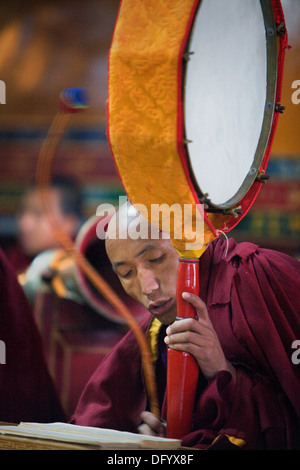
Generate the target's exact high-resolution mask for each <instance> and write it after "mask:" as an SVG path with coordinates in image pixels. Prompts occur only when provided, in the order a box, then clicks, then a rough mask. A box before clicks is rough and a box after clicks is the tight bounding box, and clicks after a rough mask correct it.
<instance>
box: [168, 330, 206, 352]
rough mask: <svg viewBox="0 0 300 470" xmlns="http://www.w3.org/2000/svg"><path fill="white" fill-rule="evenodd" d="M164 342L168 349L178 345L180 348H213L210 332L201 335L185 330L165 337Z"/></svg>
mask: <svg viewBox="0 0 300 470" xmlns="http://www.w3.org/2000/svg"><path fill="white" fill-rule="evenodd" d="M167 331H168V330H167ZM164 341H165V343H166V344H167V345H168V346H170V347H177V346H178V345H180V347H186V346H187V345H193V346H196V347H201V348H207V347H213V345H214V335H213V333H211V332H209V333H208V334H205V335H203V334H199V333H198V332H194V331H189V330H186V331H182V332H176V333H172V334H169V335H167V336H166V337H165V339H164ZM186 352H190V351H186Z"/></svg>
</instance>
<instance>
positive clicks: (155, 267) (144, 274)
mask: <svg viewBox="0 0 300 470" xmlns="http://www.w3.org/2000/svg"><path fill="white" fill-rule="evenodd" d="M106 250H107V254H108V257H109V259H110V261H111V263H112V267H113V269H114V271H115V272H116V273H117V275H118V277H119V279H120V281H121V283H122V286H123V288H124V289H125V291H126V292H127V294H129V295H130V296H131V297H133V298H134V299H136V300H137V301H138V302H140V303H141V304H142V305H143V306H144V307H145V308H146V309H147V310H149V311H150V312H151V314H152V315H153V316H154V317H156V318H157V319H158V320H160V321H161V323H163V324H165V325H168V324H170V323H172V322H173V321H175V318H176V280H177V269H178V263H179V261H178V253H177V251H176V250H175V249H174V247H173V246H172V244H171V242H170V240H168V239H159V240H146V239H137V240H132V239H131V238H127V239H121V240H120V239H115V240H107V242H106Z"/></svg>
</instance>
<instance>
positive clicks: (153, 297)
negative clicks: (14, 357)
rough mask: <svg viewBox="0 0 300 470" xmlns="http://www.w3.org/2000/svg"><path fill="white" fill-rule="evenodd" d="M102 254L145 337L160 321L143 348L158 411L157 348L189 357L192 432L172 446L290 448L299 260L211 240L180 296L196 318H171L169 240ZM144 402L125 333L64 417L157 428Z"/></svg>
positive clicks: (299, 430) (116, 243)
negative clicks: (151, 364)
mask: <svg viewBox="0 0 300 470" xmlns="http://www.w3.org/2000/svg"><path fill="white" fill-rule="evenodd" d="M107 252H108V256H109V258H110V260H111V262H112V265H113V268H114V270H115V271H116V273H117V274H118V276H119V278H120V280H121V283H122V285H123V287H124V288H125V290H126V291H127V293H129V294H130V295H132V296H133V297H134V298H135V299H137V300H139V301H140V302H141V303H142V304H143V305H144V306H145V307H146V308H147V309H148V310H149V314H146V315H145V316H144V317H143V318H142V320H141V325H142V327H143V329H144V331H145V332H147V334H148V335H151V334H153V328H152V327H153V324H154V323H155V322H157V319H158V320H159V321H160V325H161V327H160V328H159V329H158V331H156V333H155V334H156V340H157V341H156V349H155V350H154V351H153V354H154V358H155V360H156V377H157V388H158V395H159V402H160V407H161V417H162V418H164V419H165V418H166V393H165V391H166V390H165V387H166V357H167V355H166V348H167V345H168V346H169V347H172V348H174V349H177V350H181V351H186V352H188V353H191V354H193V355H194V357H195V358H196V360H197V362H198V364H199V368H200V377H199V383H198V390H197V398H196V402H195V408H194V416H193V424H192V429H191V432H190V433H189V434H188V435H186V436H183V439H182V444H183V445H184V446H188V447H195V448H199V449H224V448H225V449H231V448H234V449H236V448H237V449H300V364H299V365H298V361H297V360H293V358H295V349H293V348H294V345H295V343H294V341H295V340H298V339H300V290H299V288H300V263H299V262H298V261H296V260H295V259H293V258H292V257H289V256H287V255H285V254H283V253H279V252H275V251H271V250H268V249H261V248H259V247H258V246H256V245H254V244H251V243H241V244H236V243H235V242H234V241H233V240H232V239H230V240H229V245H228V246H227V244H226V242H225V241H224V240H221V239H218V240H215V241H213V242H212V243H210V244H209V245H208V247H207V249H206V251H205V252H204V254H203V255H202V257H201V258H200V266H199V269H200V292H199V297H197V296H193V295H190V296H189V297H187V296H186V301H188V302H190V303H192V304H193V305H194V307H195V309H196V311H197V316H198V318H197V319H184V320H181V321H178V322H175V323H173V322H174V320H175V317H176V276H177V266H178V255H177V252H176V251H175V250H174V248H173V247H172V245H171V243H170V241H169V240H162V239H159V240H158V239H156V240H146V239H135V240H134V239H132V238H130V237H127V239H124V237H119V239H115V240H107ZM152 339H153V338H152ZM151 344H153V341H152V342H151ZM293 354H294V356H293ZM296 357H297V355H296ZM148 409H149V408H148V402H147V395H146V391H145V384H144V380H143V374H142V365H141V356H140V352H139V348H138V345H137V342H136V339H135V337H134V335H133V333H132V332H129V333H128V334H127V335H126V336H125V337H124V338H123V339H122V340H121V342H120V343H119V344H118V345H117V346H116V347H115V348H114V349H113V350H112V352H111V353H110V354H109V355H108V356H107V357H106V358H105V359H104V360H103V362H102V363H101V364H100V366H99V368H98V369H97V370H96V372H95V373H94V375H93V376H92V377H91V379H90V381H89V382H88V384H87V386H86V387H85V390H84V391H83V394H82V396H81V399H80V401H79V403H78V406H77V409H76V411H75V413H74V415H73V418H72V420H71V422H72V423H74V424H79V425H85V426H96V427H103V428H112V429H118V430H121V431H123V430H124V431H125V430H126V431H131V432H137V431H139V432H141V433H151V434H154V435H161V436H162V435H164V428H163V425H162V423H161V422H160V420H158V419H157V418H156V417H155V416H154V415H152V413H150V412H149V411H147V410H148Z"/></svg>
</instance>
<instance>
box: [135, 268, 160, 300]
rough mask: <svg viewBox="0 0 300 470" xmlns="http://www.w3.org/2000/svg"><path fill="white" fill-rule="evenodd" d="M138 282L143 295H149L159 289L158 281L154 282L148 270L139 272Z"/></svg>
mask: <svg viewBox="0 0 300 470" xmlns="http://www.w3.org/2000/svg"><path fill="white" fill-rule="evenodd" d="M139 281H140V285H141V291H142V293H143V294H144V295H150V294H152V292H154V291H155V290H157V289H158V288H159V283H158V281H157V280H156V278H155V276H154V275H153V273H152V272H151V271H150V270H148V269H145V270H142V271H140V272H139Z"/></svg>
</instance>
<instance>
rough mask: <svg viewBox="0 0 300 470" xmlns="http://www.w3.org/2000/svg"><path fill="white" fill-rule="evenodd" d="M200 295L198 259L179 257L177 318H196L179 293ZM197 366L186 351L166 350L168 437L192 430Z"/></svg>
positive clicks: (191, 308)
mask: <svg viewBox="0 0 300 470" xmlns="http://www.w3.org/2000/svg"><path fill="white" fill-rule="evenodd" d="M183 292H191V293H193V294H196V295H199V259H190V258H180V262H179V268H178V277H177V320H178V321H180V319H183V318H189V317H193V318H195V317H196V313H195V309H194V307H193V306H192V305H191V304H190V303H188V302H186V301H185V300H183V298H182V293H183ZM198 376H199V366H198V364H197V361H196V360H195V358H194V357H193V356H192V355H190V354H188V353H185V352H182V351H175V350H172V349H171V348H169V349H168V360H167V437H169V438H173V439H181V438H182V437H183V436H184V435H185V434H188V433H189V432H190V431H191V429H192V417H193V409H194V404H195V395H196V388H197V382H198Z"/></svg>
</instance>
